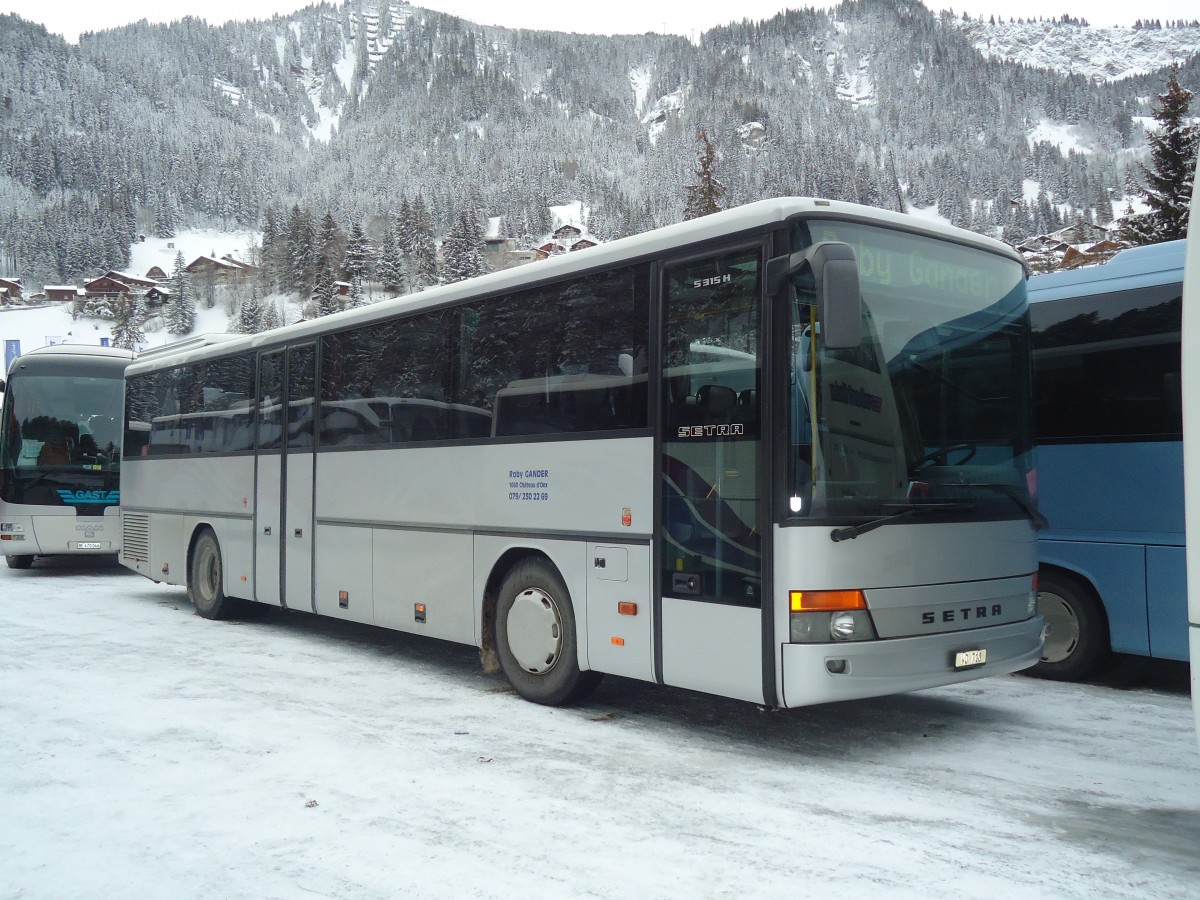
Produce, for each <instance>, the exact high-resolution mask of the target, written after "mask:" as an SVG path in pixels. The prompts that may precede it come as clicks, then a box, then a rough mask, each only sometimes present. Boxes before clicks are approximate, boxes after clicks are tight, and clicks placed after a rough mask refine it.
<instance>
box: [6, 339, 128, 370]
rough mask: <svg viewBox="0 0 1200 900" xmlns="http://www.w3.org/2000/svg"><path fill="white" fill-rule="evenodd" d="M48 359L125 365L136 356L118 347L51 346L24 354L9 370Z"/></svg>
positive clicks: (91, 345)
mask: <svg viewBox="0 0 1200 900" xmlns="http://www.w3.org/2000/svg"><path fill="white" fill-rule="evenodd" d="M48 357H51V358H56V359H60V360H62V359H65V358H67V357H76V358H78V359H80V360H83V359H86V360H89V361H93V362H94V361H97V360H101V359H105V360H114V361H117V360H123V361H124V362H125V363H130V362H132V361H133V359H134V354H133V352H132V351H130V350H121V349H120V348H118V347H101V346H98V345H94V344H51V345H50V346H48V347H38V348H37V349H36V350H30V351H29V352H28V353H22V354H21V355H20V356H18V357H17V358H16V359H14V360H13V361H12V364H11V365H10V366H9V367H8V370H9V372H12V371H13V370H15V369H17V368H18V367H21V366H22V365H23V364H24V363H27V362H29V361H30V360H31V359H46V358H48Z"/></svg>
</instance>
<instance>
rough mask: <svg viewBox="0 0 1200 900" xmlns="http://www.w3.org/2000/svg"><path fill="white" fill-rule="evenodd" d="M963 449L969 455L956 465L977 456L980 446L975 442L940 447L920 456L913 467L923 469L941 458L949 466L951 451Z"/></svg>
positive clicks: (963, 463) (964, 463)
mask: <svg viewBox="0 0 1200 900" xmlns="http://www.w3.org/2000/svg"><path fill="white" fill-rule="evenodd" d="M963 451H966V454H967V455H966V456H964V457H963V458H962V459H960V460H959V461H958V462H956V463H955V465H956V466H963V465H966V464H967V463H969V462H970V461H971V460H972V459H974V458H975V454H976V453H978V452H979V448H978V447H977V446H976V445H975V444H951V445H950V446H948V447H939V448H938V449H937V450H932V451H930V452H929V453H926V454H925V455H924V456H921V457H918V458H917V460H916V462H914V463H913V465H912V467H913V468H914V469H923V468H925V466H927V465H929V464H930V463H933V462H937V461H938V460H939V459H940V460H941V461H942V465H943V466H948V465H950V462H949V460H948V459H947V457H949V455H950V454H951V453H961V452H963Z"/></svg>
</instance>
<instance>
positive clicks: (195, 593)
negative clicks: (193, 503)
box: [187, 528, 238, 619]
mask: <svg viewBox="0 0 1200 900" xmlns="http://www.w3.org/2000/svg"><path fill="white" fill-rule="evenodd" d="M223 579H224V563H223V561H222V559H221V545H220V544H219V543H218V542H217V536H216V535H215V534H213V531H212V529H211V528H205V529H204V530H203V531H201V532H200V534H199V536H198V537H197V538H196V543H195V546H193V547H192V559H191V562H190V563H189V565H188V580H187V595H188V600H190V601H191V604H192V606H194V607H196V612H198V613H199V614H200V615H202V616H204V618H206V619H228V618H229V617H230V616H232V615H233V614H234V613H235V611H236V607H237V605H238V604H237V601H236V600H234V599H232V598H230V597H226V596H225V589H224V587H223V584H224V581H223Z"/></svg>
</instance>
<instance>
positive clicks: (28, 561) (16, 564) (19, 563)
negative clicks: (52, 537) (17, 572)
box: [4, 554, 33, 569]
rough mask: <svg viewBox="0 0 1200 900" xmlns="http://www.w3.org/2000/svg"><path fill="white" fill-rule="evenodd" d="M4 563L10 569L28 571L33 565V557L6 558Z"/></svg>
mask: <svg viewBox="0 0 1200 900" xmlns="http://www.w3.org/2000/svg"><path fill="white" fill-rule="evenodd" d="M4 561H5V562H6V563H8V567H9V568H10V569H28V568H29V567H30V566H32V565H33V557H32V556H30V555H28V554H22V555H20V556H6V557H4Z"/></svg>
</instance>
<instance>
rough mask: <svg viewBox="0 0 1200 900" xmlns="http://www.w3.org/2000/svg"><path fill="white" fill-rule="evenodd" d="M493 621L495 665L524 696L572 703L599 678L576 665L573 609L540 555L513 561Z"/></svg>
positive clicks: (549, 703) (544, 701)
mask: <svg viewBox="0 0 1200 900" xmlns="http://www.w3.org/2000/svg"><path fill="white" fill-rule="evenodd" d="M495 622H496V632H495V639H496V653H497V655H498V656H499V657H500V668H501V669H502V670H503V672H504V675H505V677H507V678H508V680H509V683H511V684H512V686H513V688H515V689H516V691H517V693H518V694H520V695H521V696H522V697H524V698H525V699H526V700H530V701H532V702H534V703H541V704H544V705H546V706H562V705H566V704H570V703H577V702H578V701H580V700H582V699H583V698H584V697H586V696H587V695H588V694H590V693H591V692H592V691H593V690H595V688H596V685H597V684H599V683H600V678H601V675H600V673H598V672H585V671H581V670H580V668H579V638H578V633H577V631H576V628H575V610H574V608H573V607H572V605H571V595H570V594H569V593H568V592H567V586H566V584H564V583H563V580H562V578H561V577H560V576H559V574H558V572H557V571H555V570H554V569H553V567H551V566H549V565H547V564H546V563H543V562H541V561H539V560H525V561H523V562H520V563H518V564H517V565H516V566H514V567H513V569H512V571H511V572H509V573H508V576H507V577H506V578H505V579H504V583H503V584H502V585H501V586H500V598H499V602H498V604H497V607H496V618H495Z"/></svg>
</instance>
